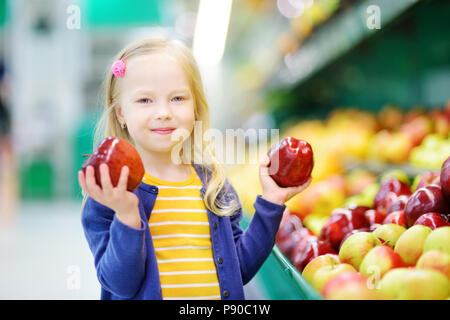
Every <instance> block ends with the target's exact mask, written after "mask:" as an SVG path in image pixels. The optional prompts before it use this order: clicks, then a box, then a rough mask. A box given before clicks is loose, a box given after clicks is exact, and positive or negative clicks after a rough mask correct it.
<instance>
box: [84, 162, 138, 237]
mask: <svg viewBox="0 0 450 320" xmlns="http://www.w3.org/2000/svg"><path fill="white" fill-rule="evenodd" d="M128 174H129V169H128V167H127V166H124V167H122V170H121V172H120V178H119V182H118V184H117V186H116V187H114V186H113V185H112V183H111V178H110V175H109V168H108V165H107V164H101V165H100V180H101V184H102V185H101V187H100V186H99V185H98V184H97V183H96V181H95V176H94V168H93V167H92V166H88V167H87V168H86V175H85V174H84V173H83V171H82V170H80V171H78V182H79V183H80V186H81V188H82V189H83V191H84V192H85V193H86V194H87V195H88V196H89V197H91V198H92V199H94V200H95V201H97V202H99V203H101V204H102V205H104V206H106V207H109V208H111V209H112V210H114V212H115V213H116V216H117V218H118V219H119V220H120V221H121V222H122V223H124V224H126V225H128V226H130V227H133V228H136V229H139V228H141V218H140V214H139V207H138V205H139V199H138V197H137V196H136V195H135V194H134V193H133V192H130V191H128V190H127V181H128Z"/></svg>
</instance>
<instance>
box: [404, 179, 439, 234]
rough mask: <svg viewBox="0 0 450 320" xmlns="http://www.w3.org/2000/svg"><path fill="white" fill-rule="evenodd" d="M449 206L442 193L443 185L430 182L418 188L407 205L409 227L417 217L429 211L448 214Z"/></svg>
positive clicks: (406, 213) (406, 214)
mask: <svg viewBox="0 0 450 320" xmlns="http://www.w3.org/2000/svg"><path fill="white" fill-rule="evenodd" d="M447 210H448V208H447V203H446V202H445V199H444V196H443V195H442V191H441V187H440V186H438V185H436V184H430V185H428V186H425V187H423V188H420V189H418V190H417V191H416V192H414V193H413V195H412V196H411V197H410V198H409V200H408V202H407V203H406V206H405V219H406V224H407V226H408V227H411V226H412V225H413V224H414V222H416V220H417V218H419V217H420V216H421V215H422V214H424V213H427V212H437V213H442V214H446V213H447V212H446V211H447Z"/></svg>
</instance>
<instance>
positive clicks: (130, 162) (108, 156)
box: [81, 137, 145, 191]
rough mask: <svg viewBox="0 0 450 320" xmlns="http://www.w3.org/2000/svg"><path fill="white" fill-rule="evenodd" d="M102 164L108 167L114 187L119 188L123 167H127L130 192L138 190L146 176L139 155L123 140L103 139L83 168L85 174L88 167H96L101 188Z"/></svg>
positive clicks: (96, 175) (96, 179) (96, 176)
mask: <svg viewBox="0 0 450 320" xmlns="http://www.w3.org/2000/svg"><path fill="white" fill-rule="evenodd" d="M102 163H105V164H107V165H108V168H109V174H110V177H111V183H112V184H113V186H117V184H118V182H119V178H120V173H121V170H122V167H123V166H127V167H128V168H129V175H128V183H127V190H128V191H134V190H136V188H137V187H138V186H139V185H140V184H141V182H142V178H143V177H144V174H145V169H144V165H143V163H142V160H141V157H140V156H139V153H138V152H137V150H136V149H135V148H134V146H133V145H132V144H131V143H129V142H128V141H126V140H124V139H121V138H117V137H107V138H105V139H103V140H102V141H101V142H100V143H99V145H98V146H97V149H96V150H95V151H94V152H93V153H91V154H90V155H89V158H88V159H87V160H86V161H85V162H84V163H83V165H82V167H81V169H82V170H83V172H84V173H86V168H87V167H88V166H92V167H94V171H95V181H96V183H97V184H98V185H99V186H101V185H102V184H101V180H100V165H101V164H102Z"/></svg>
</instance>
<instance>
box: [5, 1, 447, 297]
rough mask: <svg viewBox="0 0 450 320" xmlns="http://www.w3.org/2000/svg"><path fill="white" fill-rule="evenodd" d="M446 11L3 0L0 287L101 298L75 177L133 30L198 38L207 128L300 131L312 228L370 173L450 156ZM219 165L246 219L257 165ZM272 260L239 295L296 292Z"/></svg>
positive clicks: (415, 6)
mask: <svg viewBox="0 0 450 320" xmlns="http://www.w3.org/2000/svg"><path fill="white" fill-rule="evenodd" d="M449 16H450V3H449V2H448V1H439V0H396V1H389V0H372V1H364V0H239V1H236V0H235V1H232V0H226V1H225V0H223V1H212V0H203V1H200V0H186V1H181V0H164V1H163V0H134V1H124V0H108V1H107V0H84V1H82V0H78V1H77V0H70V1H69V0H33V1H31V0H14V1H13V0H0V79H1V87H0V88H1V91H0V92H1V104H0V225H1V227H0V299H98V298H99V292H100V291H99V285H98V282H97V279H96V275H95V270H94V264H93V259H92V256H91V253H90V251H89V248H88V246H87V243H86V241H85V238H84V235H83V231H82V228H81V223H80V221H81V220H80V204H81V194H80V188H79V186H78V182H77V178H76V177H77V171H78V169H79V168H80V167H81V165H82V163H83V161H84V158H83V154H88V153H90V152H91V151H92V135H93V128H94V126H95V123H96V120H97V119H98V117H99V115H100V112H101V110H102V108H103V100H102V98H103V91H102V80H103V77H104V75H105V72H107V71H108V70H109V68H110V65H111V62H112V58H113V56H114V55H115V54H116V53H117V52H118V51H119V50H120V49H121V48H122V47H123V46H124V45H126V44H127V43H129V42H130V41H132V40H134V39H138V38H140V37H144V36H146V35H149V34H165V35H169V36H171V37H174V38H177V39H180V40H182V41H184V42H185V43H186V44H187V45H188V46H189V47H190V48H192V49H193V52H194V55H195V57H196V59H197V62H198V64H199V66H200V68H201V73H202V77H203V81H204V84H205V87H206V93H207V97H208V101H209V103H210V109H211V117H212V126H213V127H214V128H218V129H220V130H225V129H226V128H232V129H237V128H243V129H248V128H256V129H259V128H261V129H274V128H275V129H280V137H283V136H295V137H297V138H301V139H305V140H307V141H309V142H310V143H311V145H312V146H313V150H314V152H315V168H314V171H313V178H314V180H313V184H312V185H311V188H310V189H311V190H312V191H311V192H310V194H309V195H308V196H304V197H303V198H302V197H296V198H293V199H292V201H290V202H289V203H288V208H289V209H290V210H291V211H295V212H297V213H298V215H299V216H301V217H302V221H303V222H304V223H306V224H307V223H310V226H311V227H310V228H311V229H318V228H319V229H320V226H321V223H323V216H327V214H329V212H330V211H331V209H332V208H335V207H338V206H340V205H342V204H343V203H345V201H347V200H348V198H349V197H353V200H355V197H356V196H358V195H360V194H361V193H362V192H363V191H364V189H365V188H366V187H368V186H370V184H371V183H373V182H374V181H375V180H376V177H377V176H378V175H380V174H383V173H386V172H392V171H395V172H396V173H397V174H400V175H404V176H405V177H406V178H409V179H413V178H414V177H415V176H417V175H418V174H420V173H421V172H423V171H425V170H434V169H439V168H440V166H441V164H442V162H443V160H444V159H445V158H447V156H448V155H449V154H450V141H449V137H448V134H449V128H450V104H449V103H448V101H449V98H450V40H449V37H448V34H449V31H450V20H449V19H448V17H449ZM248 144H249V148H255V147H257V145H258V141H256V142H252V141H248ZM228 169H229V173H230V179H231V180H232V183H233V185H234V186H235V188H236V189H237V190H238V193H239V196H240V198H241V201H242V203H243V206H244V209H245V212H246V216H247V217H248V218H249V217H251V215H252V213H253V211H254V209H253V206H252V205H253V202H254V200H255V198H256V195H257V194H258V193H260V192H261V190H260V186H259V181H258V171H257V166H255V165H252V164H248V165H245V164H244V165H235V166H229V167H228ZM312 194H314V195H313V196H311V195H312ZM324 195H327V196H324ZM307 199H308V200H307ZM313 200H314V201H313ZM358 201H362V202H363V201H364V199H363V198H360V199H358ZM312 213H316V214H317V213H319V218H318V219H314V218H309V222H308V220H306V222H305V220H304V219H303V218H305V217H306V216H308V215H309V216H310V217H314V215H312ZM316 217H317V215H316ZM321 217H322V218H321ZM321 219H322V220H321ZM244 220H245V219H244ZM245 224H246V221H243V226H244V227H245ZM271 259H272V257H270V258H269V259H268V261H267V262H266V264H265V265H264V266H263V268H262V269H261V271H260V272H259V273H258V275H257V276H256V277H255V278H254V279H253V280H252V281H251V283H250V284H249V285H247V286H246V287H245V289H246V292H247V298H252V299H290V298H293V296H292V295H291V294H290V291H289V289H286V288H284V287H283V286H281V285H275V284H276V283H277V282H278V283H281V281H282V279H281V278H280V279H281V280H280V279H277V278H276V274H277V272H276V271H277V269H276V268H277V265H276V262H274V261H272V260H271ZM269 275H270V276H271V278H270V279H269ZM274 277H275V278H274ZM280 277H281V276H280Z"/></svg>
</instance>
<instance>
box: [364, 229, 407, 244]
mask: <svg viewBox="0 0 450 320" xmlns="http://www.w3.org/2000/svg"><path fill="white" fill-rule="evenodd" d="M405 231H406V228H405V227H402V226H400V225H398V224H395V223H388V224H382V225H381V226H379V227H378V228H376V229H375V230H374V231H373V232H372V233H373V234H374V235H375V236H376V237H377V238H378V239H380V240H381V243H383V244H386V245H388V246H389V247H391V248H394V247H395V244H396V243H397V240H398V238H399V237H400V236H401V235H402V233H403V232H405Z"/></svg>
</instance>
